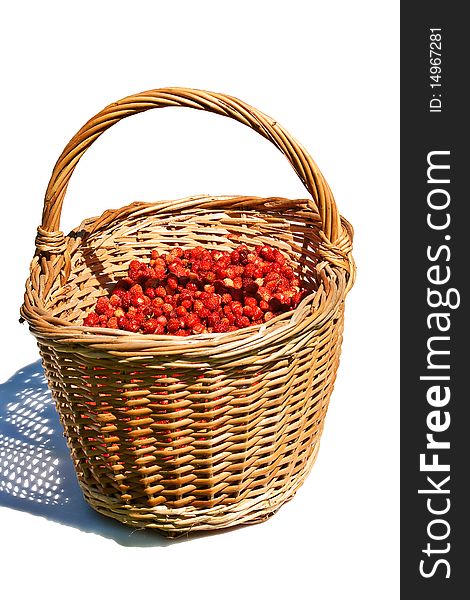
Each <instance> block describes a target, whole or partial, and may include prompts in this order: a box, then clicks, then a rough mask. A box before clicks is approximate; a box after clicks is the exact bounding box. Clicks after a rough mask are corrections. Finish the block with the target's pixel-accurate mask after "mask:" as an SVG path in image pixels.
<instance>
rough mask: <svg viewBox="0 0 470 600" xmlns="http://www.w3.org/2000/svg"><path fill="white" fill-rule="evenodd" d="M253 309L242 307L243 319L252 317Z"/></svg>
mask: <svg viewBox="0 0 470 600" xmlns="http://www.w3.org/2000/svg"><path fill="white" fill-rule="evenodd" d="M254 311H255V309H254V308H253V307H252V306H244V307H243V314H244V316H245V317H252V316H253V313H254Z"/></svg>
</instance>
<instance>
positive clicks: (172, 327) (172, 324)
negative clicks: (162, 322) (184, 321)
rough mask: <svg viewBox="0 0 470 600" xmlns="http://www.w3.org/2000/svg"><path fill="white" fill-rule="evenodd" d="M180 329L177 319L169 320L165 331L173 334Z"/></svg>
mask: <svg viewBox="0 0 470 600" xmlns="http://www.w3.org/2000/svg"><path fill="white" fill-rule="evenodd" d="M179 328H180V322H179V319H170V320H169V321H168V324H167V329H168V331H169V332H170V333H175V332H176V331H178V329H179Z"/></svg>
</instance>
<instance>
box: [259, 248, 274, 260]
mask: <svg viewBox="0 0 470 600" xmlns="http://www.w3.org/2000/svg"><path fill="white" fill-rule="evenodd" d="M259 255H260V256H261V258H263V259H264V260H267V261H269V262H274V261H275V257H274V250H273V249H272V248H271V247H270V246H263V247H262V248H261V250H260V251H259Z"/></svg>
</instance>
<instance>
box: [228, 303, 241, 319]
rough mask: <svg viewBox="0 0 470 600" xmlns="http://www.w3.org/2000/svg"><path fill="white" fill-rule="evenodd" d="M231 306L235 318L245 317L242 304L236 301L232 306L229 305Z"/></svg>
mask: <svg viewBox="0 0 470 600" xmlns="http://www.w3.org/2000/svg"><path fill="white" fill-rule="evenodd" d="M229 306H230V309H231V311H232V312H233V314H234V315H235V316H239V317H240V316H242V315H243V306H242V303H241V302H238V301H236V300H235V301H233V302H232V303H231V304H229Z"/></svg>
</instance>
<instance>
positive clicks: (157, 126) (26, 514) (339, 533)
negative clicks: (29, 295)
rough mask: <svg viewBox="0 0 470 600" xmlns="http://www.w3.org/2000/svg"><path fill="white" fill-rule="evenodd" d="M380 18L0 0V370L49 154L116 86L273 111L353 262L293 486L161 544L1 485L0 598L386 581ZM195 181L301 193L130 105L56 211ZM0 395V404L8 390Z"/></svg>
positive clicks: (201, 134) (373, 593)
mask: <svg viewBox="0 0 470 600" xmlns="http://www.w3.org/2000/svg"><path fill="white" fill-rule="evenodd" d="M6 6H8V7H7V8H5V7H6ZM398 16H399V15H398V2H391V1H388V2H376V1H372V0H370V1H366V0H357V1H356V2H350V1H348V0H343V1H339V0H335V1H330V2H319V1H313V2H312V1H305V2H301V1H298V0H297V1H292V0H291V1H290V2H285V1H283V2H278V1H276V0H271V1H270V2H261V1H260V2H254V1H251V2H249V1H245V0H237V2H230V3H227V2H220V1H219V2H212V1H198V2H190V1H182V0H179V1H178V2H165V3H164V2H147V1H144V0H141V1H140V2H121V1H120V0H114V1H113V2H108V1H103V2H89V1H83V0H82V1H81V2H79V3H78V2H77V3H67V2H66V3H64V2H52V1H48V0H43V1H42V2H32V1H30V2H21V3H9V4H8V5H6V4H4V5H3V8H2V14H1V17H0V23H1V24H0V53H1V56H2V88H3V91H2V94H1V96H0V102H1V111H0V131H1V142H0V153H1V156H0V165H1V175H0V189H1V192H0V193H1V198H2V204H1V207H2V213H3V215H2V216H3V223H2V228H1V235H0V246H1V247H0V256H1V270H2V285H1V295H0V303H1V305H0V315H1V317H0V323H1V331H2V338H1V345H0V352H1V353H2V357H1V359H2V360H1V361H0V381H2V382H3V381H6V380H8V379H9V378H10V377H12V376H13V375H14V374H15V372H16V371H17V370H18V369H20V368H22V367H25V366H27V365H30V364H31V363H33V362H34V361H36V360H37V358H38V354H37V350H36V346H35V341H34V339H33V337H32V336H31V335H30V334H29V332H28V330H27V326H26V325H20V324H19V323H18V316H19V306H20V304H21V301H22V294H23V289H24V281H25V279H26V276H27V273H28V265H29V261H30V259H31V257H32V255H33V240H34V236H35V229H36V227H37V225H38V224H39V222H40V217H41V209H42V198H43V194H44V191H45V188H46V185H47V182H48V178H49V175H50V172H51V170H52V167H53V164H54V162H55V160H56V159H57V157H58V155H59V154H60V152H61V151H62V149H63V147H64V145H65V144H66V143H67V142H68V140H69V138H70V137H72V135H73V134H74V133H75V132H76V130H77V129H78V128H79V127H80V126H81V125H82V124H83V123H84V122H85V121H86V120H87V119H88V118H90V117H91V116H92V115H93V114H95V113H96V112H98V110H100V109H101V108H103V107H104V106H105V105H106V104H108V103H109V102H112V101H114V100H117V99H119V98H121V97H123V96H125V95H128V94H130V93H134V92H139V91H143V90H147V89H151V88H156V87H164V86H168V85H179V86H186V87H197V88H202V89H209V90H213V91H219V92H226V93H229V94H231V95H234V96H238V97H240V98H241V99H243V100H245V101H247V102H248V103H250V104H253V105H254V106H256V107H258V108H260V109H261V110H262V111H264V112H266V113H267V114H269V115H271V116H272V117H274V118H275V119H276V120H278V121H279V122H280V123H282V124H283V125H284V126H285V127H286V128H287V129H288V130H289V131H290V132H291V133H292V134H293V135H294V136H295V137H297V138H298V139H300V141H301V142H302V143H303V144H304V146H306V148H307V149H308V150H309V151H310V153H311V154H312V156H313V158H314V160H315V161H316V162H317V163H318V164H319V166H320V168H321V169H322V171H323V173H324V174H325V176H326V178H327V180H328V182H329V183H330V185H331V187H332V189H333V191H334V193H335V197H336V200H337V203H338V205H339V208H340V211H341V213H342V214H343V215H344V216H345V217H346V218H347V219H348V220H349V221H350V222H351V223H352V224H353V225H354V228H355V251H354V256H355V259H356V262H357V265H358V279H357V283H356V285H355V287H354V288H353V290H352V292H351V293H350V295H349V297H348V299H347V306H346V328H345V337H344V343H343V354H342V362H341V365H340V369H339V374H338V379H337V383H336V387H335V390H334V393H333V396H332V399H331V404H330V409H329V413H328V416H327V421H326V427H325V431H324V434H323V438H322V446H321V450H320V454H319V458H318V460H317V463H316V465H315V466H314V469H313V471H312V473H311V475H310V477H309V478H308V480H307V482H306V483H305V484H304V486H303V487H302V488H301V490H300V491H299V492H298V494H297V496H296V497H295V498H294V500H293V501H291V502H290V503H288V504H287V505H285V506H284V507H283V508H282V509H281V510H280V512H279V513H278V514H277V515H275V516H274V517H273V518H272V519H271V520H269V521H268V522H266V523H264V524H262V525H256V526H253V527H245V528H240V529H236V530H234V531H229V532H227V533H222V534H218V535H209V536H201V537H198V538H196V539H191V540H190V541H183V542H179V543H173V544H166V543H165V542H163V541H162V538H160V537H159V536H158V535H151V534H150V535H148V534H143V535H141V534H139V533H137V534H133V533H132V531H131V530H130V529H129V530H128V529H127V528H123V527H121V526H120V525H116V526H114V524H113V522H111V521H108V520H106V519H104V521H105V523H104V524H103V519H102V518H101V517H100V516H99V515H94V514H91V515H89V516H88V517H86V516H85V517H84V518H81V517H80V518H79V516H80V515H81V514H82V513H81V512H80V511H84V513H83V514H85V515H87V514H88V513H87V512H86V509H83V507H81V499H80V498H79V497H75V498H74V499H73V501H71V503H70V507H71V510H77V514H76V515H70V514H69V515H68V516H67V515H66V513H64V510H66V509H67V507H65V509H63V510H62V513H60V511H58V513H57V515H56V517H54V512H53V511H52V513H48V514H49V516H48V518H44V516H41V514H42V513H41V507H40V506H39V507H38V506H33V502H32V501H31V506H29V507H28V502H27V501H26V502H23V503H19V504H18V505H17V506H16V505H15V502H14V498H12V497H11V494H10V497H8V496H9V492H8V490H7V489H6V488H4V489H3V491H0V557H1V558H0V572H1V584H0V585H1V586H2V588H3V589H1V590H0V595H1V596H2V597H4V598H32V597H34V598H39V599H42V598H48V599H49V600H56V599H59V598H64V597H67V598H69V599H70V600H73V599H75V598H85V597H90V598H98V597H100V596H101V595H102V594H106V597H108V598H112V597H119V598H125V597H126V596H128V595H130V594H132V596H133V597H146V598H157V597H169V595H170V594H171V597H172V598H176V599H179V598H186V597H191V598H192V599H193V600H197V599H199V598H204V599H207V600H212V599H216V598H219V597H220V598H224V599H225V600H232V599H235V598H237V599H238V598H248V599H249V600H251V599H257V598H271V599H281V598H296V599H297V598H298V599H302V598H318V599H320V600H329V599H334V600H342V599H343V598H349V599H356V598H357V599H361V600H368V599H374V600H376V599H377V598H380V599H381V600H388V599H392V598H393V599H395V598H398V577H399V568H398V564H399V563H398V492H399V488H398V458H399V452H398V444H399V437H398V417H399V407H398V375H399V373H398V316H399V315H398V296H399V294H398V291H399V288H398V259H399V253H398V243H399V232H398V218H399V213H398V181H399V172H398V166H399V165H398V160H399V155H398V117H399V114H398V92H399V89H398V40H399V32H398ZM197 193H209V194H231V193H233V194H244V193H247V194H257V195H264V196H269V195H280V196H283V195H284V196H292V197H299V196H305V191H304V190H303V188H302V186H301V184H300V182H299V181H298V180H297V179H296V176H295V174H294V172H293V171H292V170H291V168H290V166H289V165H288V163H287V162H286V161H285V159H283V157H282V156H281V155H280V154H279V153H278V152H277V151H276V150H275V149H274V148H273V147H271V146H270V145H269V144H268V142H266V141H264V140H262V139H261V138H260V137H259V136H257V135H256V134H255V133H253V132H251V131H250V130H248V129H247V128H245V127H243V126H241V125H239V124H236V123H233V122H230V121H228V120H227V119H222V118H220V117H215V116H213V115H205V114H202V113H200V112H196V111H189V110H165V111H151V112H149V113H146V114H144V115H139V116H137V117H133V118H132V119H127V120H126V121H124V122H122V123H120V124H119V125H118V126H116V127H114V128H113V129H112V130H110V131H109V132H107V133H106V134H105V135H104V136H103V137H102V138H100V139H99V140H98V142H97V143H96V144H95V145H94V146H93V147H92V148H91V150H90V151H89V152H88V153H87V155H86V156H85V157H84V159H83V160H82V162H81V163H80V165H79V166H78V168H77V170H76V172H75V175H74V177H73V179H72V182H71V184H70V187H69V192H68V195H67V197H66V201H65V208H64V213H63V219H62V229H63V230H64V231H66V232H67V231H69V230H70V229H71V228H72V227H74V226H76V225H78V224H79V223H80V222H81V221H82V220H83V219H84V218H85V217H88V216H94V215H97V214H100V213H101V212H102V211H103V210H105V209H106V208H108V207H117V206H119V205H122V204H127V203H128V202H130V201H132V200H146V201H152V200H157V199H159V198H177V197H183V196H186V195H191V194H197ZM0 391H1V395H0V398H1V402H3V403H4V408H5V406H7V404H8V403H9V404H8V406H11V403H12V402H13V401H14V397H13V396H12V397H10V396H9V394H13V395H14V393H15V391H14V388H13V387H12V386H11V384H10V386H9V384H4V385H1V386H0ZM5 402H6V403H7V404H5ZM1 409H2V407H1V406H0V411H1ZM0 414H4V413H1V412H0ZM3 426H4V423H3V424H2V420H1V419H0V433H1V431H2V427H3ZM0 462H1V457H0ZM0 480H1V467H0ZM12 502H13V508H12ZM74 506H75V507H76V508H75V509H74V508H73V507H74ZM61 514H62V515H65V517H64V518H62V517H61ZM74 517H76V518H75V520H74ZM86 518H88V519H89V522H86ZM61 521H62V522H61ZM80 524H81V525H80Z"/></svg>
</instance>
